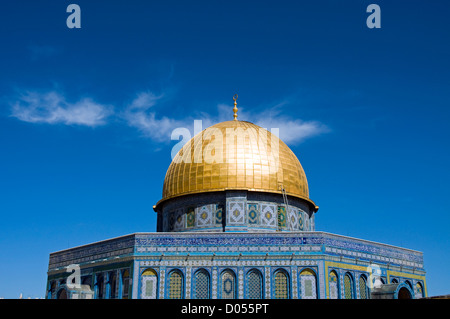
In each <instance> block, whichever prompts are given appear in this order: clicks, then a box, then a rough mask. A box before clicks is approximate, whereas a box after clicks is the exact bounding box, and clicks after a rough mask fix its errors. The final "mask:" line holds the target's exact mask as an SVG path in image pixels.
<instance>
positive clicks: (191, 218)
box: [186, 207, 195, 228]
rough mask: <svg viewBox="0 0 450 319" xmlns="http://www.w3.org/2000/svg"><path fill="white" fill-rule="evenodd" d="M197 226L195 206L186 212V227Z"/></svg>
mask: <svg viewBox="0 0 450 319" xmlns="http://www.w3.org/2000/svg"><path fill="white" fill-rule="evenodd" d="M194 226H195V209H194V208H193V207H190V208H188V211H187V214H186V227H187V228H191V227H194Z"/></svg>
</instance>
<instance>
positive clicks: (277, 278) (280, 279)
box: [274, 270, 289, 299]
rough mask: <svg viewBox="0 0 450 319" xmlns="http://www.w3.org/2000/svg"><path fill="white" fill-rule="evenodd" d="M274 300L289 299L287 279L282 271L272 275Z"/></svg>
mask: <svg viewBox="0 0 450 319" xmlns="http://www.w3.org/2000/svg"><path fill="white" fill-rule="evenodd" d="M274 298H275V299H288V298H289V278H288V275H287V274H286V272H285V271H283V270H278V271H276V272H275V275H274Z"/></svg>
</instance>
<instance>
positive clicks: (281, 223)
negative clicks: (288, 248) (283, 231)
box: [278, 206, 286, 228]
mask: <svg viewBox="0 0 450 319" xmlns="http://www.w3.org/2000/svg"><path fill="white" fill-rule="evenodd" d="M278 227H280V228H286V207H284V206H278Z"/></svg>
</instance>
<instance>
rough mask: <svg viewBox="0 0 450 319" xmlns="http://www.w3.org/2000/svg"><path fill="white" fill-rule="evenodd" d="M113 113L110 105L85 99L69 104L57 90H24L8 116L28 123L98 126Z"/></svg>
mask: <svg viewBox="0 0 450 319" xmlns="http://www.w3.org/2000/svg"><path fill="white" fill-rule="evenodd" d="M112 113H113V111H112V107H111V106H106V105H103V104H99V103H96V102H94V101H93V100H92V99H90V98H85V99H82V100H80V101H77V102H75V103H70V102H68V101H67V100H66V98H65V97H64V96H63V95H61V94H60V93H57V92H54V91H51V92H46V93H38V92H26V93H24V94H22V95H21V96H20V97H19V98H18V99H17V100H16V101H15V103H13V105H12V108H11V116H13V117H15V118H17V119H19V120H21V121H24V122H30V123H47V124H59V123H62V124H66V125H84V126H91V127H94V126H99V125H104V124H106V119H107V118H108V117H109V116H110V115H111V114H112Z"/></svg>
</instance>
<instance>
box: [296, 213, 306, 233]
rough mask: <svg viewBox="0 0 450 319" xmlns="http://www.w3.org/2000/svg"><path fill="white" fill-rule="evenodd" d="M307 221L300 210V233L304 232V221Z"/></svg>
mask: <svg viewBox="0 0 450 319" xmlns="http://www.w3.org/2000/svg"><path fill="white" fill-rule="evenodd" d="M304 219H305V217H304V212H303V211H302V210H300V211H299V212H298V229H299V230H300V231H303V230H304V229H303V228H304V225H303V220H304Z"/></svg>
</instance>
